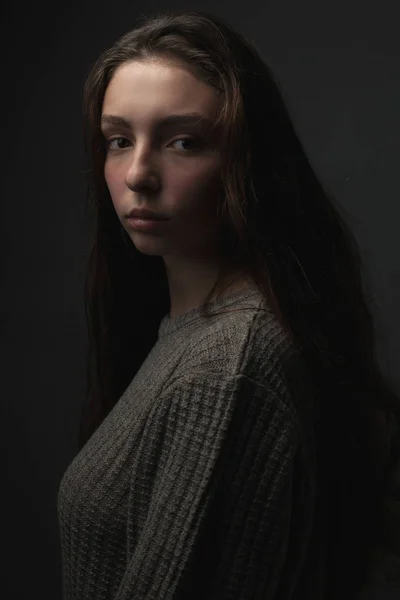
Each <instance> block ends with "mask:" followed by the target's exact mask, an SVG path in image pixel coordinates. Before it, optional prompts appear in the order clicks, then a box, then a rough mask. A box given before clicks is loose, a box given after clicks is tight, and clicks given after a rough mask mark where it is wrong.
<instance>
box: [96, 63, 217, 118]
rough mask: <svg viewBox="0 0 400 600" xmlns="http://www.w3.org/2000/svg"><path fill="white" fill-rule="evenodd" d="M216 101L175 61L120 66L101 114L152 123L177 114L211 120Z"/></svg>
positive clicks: (209, 90) (208, 89)
mask: <svg viewBox="0 0 400 600" xmlns="http://www.w3.org/2000/svg"><path fill="white" fill-rule="evenodd" d="M218 106H219V98H218V95H217V93H216V91H215V90H214V88H212V87H211V86H209V85H207V84H206V83H205V82H203V81H201V80H199V79H198V78H197V77H195V75H194V74H193V73H192V72H191V71H190V70H189V69H188V68H187V67H185V65H183V64H181V63H179V62H178V61H176V62H175V61H167V60H149V59H147V60H145V61H131V62H129V63H124V64H123V65H121V66H120V67H119V68H118V69H117V70H116V71H115V73H114V75H113V77H112V79H111V81H110V83H109V85H108V87H107V89H106V92H105V95H104V100H103V112H106V113H117V114H121V115H124V116H126V117H132V118H135V117H136V116H137V117H140V119H141V120H142V119H147V118H148V119H152V118H158V117H162V116H165V115H166V114H168V113H170V112H173V113H176V112H179V111H183V110H185V111H193V112H200V113H203V114H204V115H205V116H208V117H214V116H215V114H216V111H217V109H218Z"/></svg>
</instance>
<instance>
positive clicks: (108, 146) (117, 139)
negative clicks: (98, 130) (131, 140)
mask: <svg viewBox="0 0 400 600" xmlns="http://www.w3.org/2000/svg"><path fill="white" fill-rule="evenodd" d="M120 140H123V141H124V142H127V141H128V140H127V139H125V138H123V137H119V138H113V139H112V140H107V148H110V150H123V148H120V147H118V146H117V147H114V148H113V147H112V146H111V144H112V143H113V142H119V141H120Z"/></svg>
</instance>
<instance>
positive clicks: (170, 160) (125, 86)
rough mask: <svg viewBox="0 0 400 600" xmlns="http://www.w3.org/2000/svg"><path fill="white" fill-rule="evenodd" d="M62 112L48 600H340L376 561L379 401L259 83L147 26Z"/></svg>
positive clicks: (222, 46) (186, 22)
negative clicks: (66, 405) (61, 460)
mask: <svg viewBox="0 0 400 600" xmlns="http://www.w3.org/2000/svg"><path fill="white" fill-rule="evenodd" d="M84 113H85V125H86V130H85V134H86V135H85V140H86V150H87V156H88V159H89V174H90V194H89V198H90V200H91V206H92V207H93V208H94V216H95V234H94V241H93V249H92V253H91V256H90V262H89V270H88V278H87V300H88V303H87V310H88V322H89V326H90V327H89V333H90V342H91V344H90V348H89V359H90V362H89V363H88V367H89V368H88V382H89V386H88V402H87V405H86V410H85V412H84V414H83V415H82V428H81V437H80V449H79V450H80V451H79V454H78V456H77V457H76V458H75V460H74V461H73V462H72V464H71V465H70V466H69V468H68V469H67V471H66V473H65V475H64V477H63V480H62V482H61V485H60V490H59V498H58V510H59V518H60V531H61V546H62V558H63V573H64V583H63V586H64V600H133V599H134V600H150V599H152V600H155V599H157V600H163V599H167V598H168V599H170V600H176V599H178V598H179V599H182V600H183V599H185V600H186V599H187V600H194V599H197V598H198V599H200V598H201V600H214V599H215V600H216V599H218V600H228V598H229V599H232V600H233V599H234V600H250V599H252V600H253V599H256V598H260V599H261V598H262V599H263V600H269V599H278V598H279V599H280V600H289V599H291V600H297V599H302V600H303V599H305V598H308V599H310V600H321V599H324V600H327V599H330V598H340V599H341V600H343V599H345V598H356V597H358V595H359V593H361V592H362V590H363V589H364V588H365V587H366V586H367V585H368V581H369V578H370V574H371V572H372V569H374V568H375V565H377V564H379V559H380V556H381V554H382V549H383V548H384V547H387V546H388V543H389V542H390V540H389V536H388V529H389V527H388V523H387V516H386V515H387V512H386V506H387V504H388V500H389V499H390V494H391V493H392V491H391V487H390V486H391V481H392V479H391V477H392V472H393V465H394V464H395V460H396V458H397V456H398V447H396V445H395V440H396V439H397V438H395V436H394V432H395V431H397V430H396V429H395V424H396V423H397V419H398V414H399V406H400V402H399V398H398V396H396V394H395V392H394V391H393V390H392V389H391V387H390V385H389V384H388V382H386V381H385V380H384V378H383V376H382V374H381V372H380V369H379V366H378V363H377V360H376V357H375V338H374V328H373V321H372V317H371V314H370V311H369V309H368V306H367V300H366V294H365V293H364V291H363V287H362V278H361V275H362V273H361V267H362V262H361V258H360V254H359V250H358V246H357V244H356V241H355V238H354V237H353V235H352V234H351V232H350V230H349V228H348V227H347V225H346V224H345V220H344V218H342V216H341V215H340V212H339V209H338V207H336V206H335V204H334V201H333V200H332V199H331V198H330V197H329V195H328V193H327V192H326V190H324V189H323V187H322V185H321V183H320V182H319V180H318V177H317V175H316V174H315V172H314V171H313V169H312V167H311V166H310V163H309V161H308V159H307V156H306V154H305V152H304V150H303V148H302V145H301V143H300V141H299V139H298V137H297V135H296V133H295V130H294V128H293V125H292V123H291V120H290V117H289V115H288V112H287V109H286V108H285V105H284V102H283V100H282V96H281V93H280V91H279V86H278V84H277V82H276V81H275V79H274V77H273V75H272V73H271V72H270V70H269V68H268V67H267V66H266V65H265V63H264V62H263V61H262V59H261V58H260V56H259V55H258V53H257V52H256V50H255V49H254V48H253V47H252V45H251V44H250V43H249V42H248V41H246V40H245V39H244V37H243V36H241V35H240V34H238V33H236V32H234V31H233V30H232V29H231V28H230V27H229V26H228V25H226V24H224V23H222V22H221V21H220V20H218V19H216V18H215V17H213V16H210V15H208V14H205V13H198V12H183V11H174V12H168V13H163V14H158V15H156V16H153V17H152V18H149V19H147V20H146V21H145V22H144V23H140V24H139V25H138V27H136V28H135V29H134V30H133V31H130V32H129V33H127V34H126V35H124V36H123V37H122V38H121V39H119V40H118V41H117V42H116V43H115V44H114V45H113V47H112V48H111V49H109V50H107V51H106V52H104V53H103V54H102V55H101V56H100V58H99V59H98V61H97V62H96V63H95V65H94V66H93V68H92V69H91V72H90V74H89V76H88V78H87V81H86V85H85V91H84ZM132 211H133V212H134V213H135V214H131V213H132ZM145 211H147V212H145ZM140 212H141V213H142V214H139V213H140ZM140 216H141V217H142V219H140ZM150 217H152V218H150ZM390 531H391V532H392V533H393V529H390ZM395 541H396V540H395V539H393V540H392V543H394V542H395ZM385 545H386V546H385Z"/></svg>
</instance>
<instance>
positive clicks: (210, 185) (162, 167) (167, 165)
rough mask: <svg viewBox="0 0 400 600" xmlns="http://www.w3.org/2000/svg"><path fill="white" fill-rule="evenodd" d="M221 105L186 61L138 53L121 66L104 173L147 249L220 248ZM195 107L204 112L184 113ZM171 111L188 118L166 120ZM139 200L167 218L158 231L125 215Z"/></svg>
mask: <svg viewBox="0 0 400 600" xmlns="http://www.w3.org/2000/svg"><path fill="white" fill-rule="evenodd" d="M218 108H219V98H218V96H217V94H216V92H215V90H214V89H213V88H211V87H210V86H208V85H207V84H205V83H203V82H202V81H200V80H198V79H197V78H196V77H195V76H194V75H192V74H191V72H190V71H189V70H188V69H187V68H186V67H185V66H184V65H183V64H180V63H179V62H175V61H174V62H172V61H164V60H157V61H155V60H145V61H131V62H129V63H124V64H123V65H121V66H120V67H119V68H118V69H117V70H116V72H115V73H114V76H113V78H112V79H111V81H110V83H109V85H108V87H107V90H106V93H105V96H104V101H103V107H102V125H101V128H102V132H103V135H104V137H105V139H106V143H107V153H106V160H105V166H104V174H105V179H106V183H107V186H108V189H109V192H110V195H111V199H112V202H113V205H114V208H115V211H116V213H117V215H118V218H119V220H120V222H121V224H122V226H123V227H124V228H125V230H126V231H127V233H128V235H129V236H130V238H131V240H132V242H133V244H134V245H135V246H136V248H137V249H138V250H139V251H140V252H142V253H145V254H151V255H159V256H163V257H167V256H168V255H175V256H181V257H183V256H187V257H190V256H193V257H202V256H208V254H209V253H211V255H212V254H213V252H214V249H215V242H216V236H217V222H216V215H217V213H216V209H217V198H218V194H219V193H220V192H221V184H220V168H221V151H220V140H219V133H218V131H217V130H215V131H211V123H212V120H213V119H214V117H215V116H216V113H217V110H218ZM189 113H196V114H197V115H198V116H197V117H196V116H195V117H193V116H192V117H190V120H189V119H188V120H187V121H184V119H183V117H184V116H185V115H188V114H189ZM172 115H181V116H182V120H181V121H180V120H178V119H176V120H174V121H172V120H170V121H167V120H166V119H168V118H169V117H171V116H172ZM196 121H197V122H196ZM133 208H147V209H151V210H153V211H155V212H156V213H160V214H162V215H164V216H166V217H168V220H167V221H164V222H163V223H162V227H160V228H158V229H157V231H152V232H143V231H137V230H135V229H133V228H132V225H131V222H129V221H128V220H127V217H126V215H127V214H128V212H129V211H130V210H132V209H133Z"/></svg>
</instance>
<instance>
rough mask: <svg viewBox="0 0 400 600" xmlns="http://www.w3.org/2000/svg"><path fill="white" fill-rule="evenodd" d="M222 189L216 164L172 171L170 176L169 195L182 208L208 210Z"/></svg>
mask: <svg viewBox="0 0 400 600" xmlns="http://www.w3.org/2000/svg"><path fill="white" fill-rule="evenodd" d="M220 189H221V179H220V169H219V167H215V166H207V167H206V168H202V169H188V170H186V171H179V172H177V173H171V176H170V177H169V178H168V196H169V197H170V198H171V199H174V202H177V203H179V205H180V206H182V208H183V207H186V206H187V207H188V209H190V208H192V209H193V208H195V207H196V208H197V209H199V210H202V209H204V210H207V206H209V205H210V203H212V204H214V203H215V200H214V197H215V196H216V195H217V194H218V193H219V191H220Z"/></svg>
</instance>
